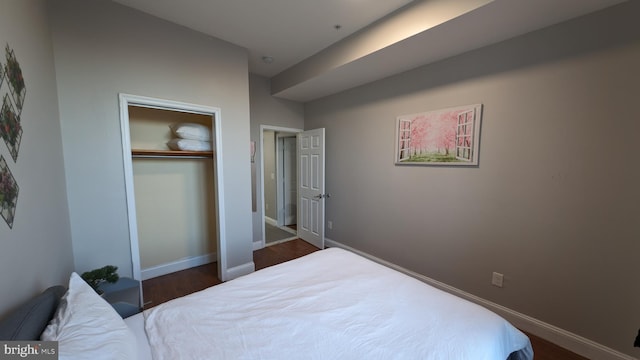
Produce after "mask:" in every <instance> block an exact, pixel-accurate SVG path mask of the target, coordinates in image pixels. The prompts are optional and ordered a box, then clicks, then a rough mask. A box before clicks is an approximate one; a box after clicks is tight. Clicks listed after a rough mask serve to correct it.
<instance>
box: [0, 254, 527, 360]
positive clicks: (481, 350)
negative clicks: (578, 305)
mask: <svg viewBox="0 0 640 360" xmlns="http://www.w3.org/2000/svg"><path fill="white" fill-rule="evenodd" d="M85 285H86V284H83V281H82V280H81V279H80V278H79V277H78V276H77V274H72V276H71V279H70V281H69V286H68V291H67V292H66V295H64V297H63V298H62V301H61V302H60V305H59V306H58V309H57V310H56V311H55V314H53V315H52V316H50V318H51V317H52V318H51V319H50V320H48V319H47V320H48V322H45V329H44V330H42V335H41V339H43V340H54V341H59V352H60V358H61V359H65V358H87V359H93V360H95V359H98V358H101V357H100V356H99V354H103V355H104V354H105V353H108V354H110V355H109V356H108V357H106V358H109V359H115V358H121V359H134V358H136V359H155V360H162V359H302V358H303V359H473V360H482V359H486V360H493V359H495V360H498V359H500V360H504V359H508V360H530V359H533V351H532V348H531V344H530V342H529V339H528V338H527V336H525V335H524V334H523V333H522V332H521V331H519V330H518V329H516V328H515V327H514V326H512V325H511V324H510V323H509V322H507V321H506V320H505V319H503V318H501V317H500V316H498V315H497V314H495V313H493V312H491V311H489V310H487V309H485V308H483V307H481V306H479V305H476V304H473V303H471V302H469V301H467V300H464V299H461V298H459V297H456V296H453V295H451V294H449V293H446V292H443V291H441V290H438V289H436V288H434V287H431V286H429V285H427V284H424V283H423V282H420V281H418V280H416V279H414V278H412V277H409V276H406V275H404V274H402V273H400V272H397V271H395V270H392V269H390V268H388V267H385V266H382V265H380V264H377V263H375V262H372V261H370V260H367V259H365V258H363V257H361V256H359V255H356V254H354V253H351V252H349V251H346V250H342V249H337V248H332V249H325V250H322V251H317V252H314V253H312V254H310V255H307V256H304V257H302V258H299V259H295V260H292V261H289V262H286V263H283V264H279V265H275V266H272V267H269V268H266V269H263V270H260V271H257V272H255V273H252V274H250V275H246V276H243V277H240V278H238V279H235V280H232V281H229V282H226V283H223V284H220V285H217V286H213V287H210V288H208V289H205V290H202V291H200V292H197V293H194V294H191V295H187V296H184V297H181V298H178V299H175V300H172V301H169V302H167V303H164V304H160V305H158V306H155V307H153V308H151V309H149V310H146V311H144V312H143V313H139V314H136V315H134V316H132V317H129V318H127V319H125V320H122V319H120V318H119V317H118V316H117V313H115V311H113V309H112V308H110V306H109V305H108V304H107V303H106V302H105V301H104V300H102V299H101V298H100V297H99V296H97V295H96V294H95V293H94V292H93V291H92V290H91V288H90V287H88V286H86V287H85ZM87 288H88V289H87ZM58 293H59V292H58ZM87 308H89V309H91V311H85V310H86V309H87ZM73 317H76V318H77V319H74V318H73ZM69 318H71V319H69ZM12 326H15V321H14V323H13V325H12ZM36 332H37V330H36ZM2 334H3V333H2V325H0V336H1V335H2ZM103 358H104V357H103Z"/></svg>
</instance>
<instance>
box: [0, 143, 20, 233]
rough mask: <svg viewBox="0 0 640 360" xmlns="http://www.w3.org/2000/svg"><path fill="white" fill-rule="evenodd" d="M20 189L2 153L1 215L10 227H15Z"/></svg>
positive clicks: (0, 170)
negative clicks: (14, 221) (14, 220)
mask: <svg viewBox="0 0 640 360" xmlns="http://www.w3.org/2000/svg"><path fill="white" fill-rule="evenodd" d="M19 190H20V188H19V187H18V184H17V183H16V179H14V177H13V174H11V171H10V170H9V167H8V166H7V162H6V161H5V160H4V157H3V156H2V155H0V215H2V218H3V219H4V221H6V222H7V225H9V228H12V227H13V219H14V216H15V213H16V204H17V203H18V192H19Z"/></svg>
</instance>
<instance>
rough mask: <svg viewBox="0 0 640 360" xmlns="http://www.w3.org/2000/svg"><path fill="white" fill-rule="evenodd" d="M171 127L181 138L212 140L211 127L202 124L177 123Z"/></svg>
mask: <svg viewBox="0 0 640 360" xmlns="http://www.w3.org/2000/svg"><path fill="white" fill-rule="evenodd" d="M169 128H170V129H171V132H173V134H174V135H175V136H177V137H179V138H181V139H190V140H200V141H211V129H209V128H208V127H207V126H205V125H202V124H195V123H176V124H171V125H169Z"/></svg>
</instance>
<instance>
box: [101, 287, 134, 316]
mask: <svg viewBox="0 0 640 360" xmlns="http://www.w3.org/2000/svg"><path fill="white" fill-rule="evenodd" d="M99 289H100V290H102V291H104V293H103V294H102V297H103V298H104V299H105V300H106V301H107V302H108V303H109V304H111V306H113V308H114V309H115V310H116V312H117V313H118V314H119V315H120V316H122V318H126V317H129V316H131V315H135V314H137V313H139V312H140V311H141V308H140V281H138V280H134V279H131V278H128V277H121V278H120V279H118V281H116V282H115V283H102V284H100V286H99Z"/></svg>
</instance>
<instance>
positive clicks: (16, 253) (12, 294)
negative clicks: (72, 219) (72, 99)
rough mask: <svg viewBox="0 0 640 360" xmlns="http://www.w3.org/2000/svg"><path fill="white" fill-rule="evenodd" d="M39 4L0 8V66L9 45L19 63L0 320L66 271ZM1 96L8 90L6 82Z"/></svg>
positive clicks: (51, 78) (15, 0) (0, 269)
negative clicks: (21, 84) (11, 210)
mask: <svg viewBox="0 0 640 360" xmlns="http://www.w3.org/2000/svg"><path fill="white" fill-rule="evenodd" d="M46 15H47V14H46V2H45V1H41V0H6V1H3V2H2V11H0V44H1V45H2V49H1V50H0V51H1V52H2V55H1V56H0V63H2V65H3V66H4V64H5V63H6V59H5V46H6V45H7V44H8V45H9V46H10V47H11V48H12V49H13V50H14V53H15V56H16V58H17V60H18V62H19V63H20V67H21V69H22V74H23V76H24V79H25V86H26V95H25V102H24V105H23V110H22V115H21V119H20V123H21V125H22V129H23V133H22V140H21V143H20V148H19V153H18V157H17V161H15V162H14V161H13V159H12V157H11V155H10V153H9V150H8V148H7V146H6V145H5V142H4V141H0V155H2V156H3V157H4V158H5V160H6V162H7V165H8V166H9V168H10V170H11V172H12V174H13V177H14V178H15V180H16V182H17V184H18V186H19V194H18V202H17V207H16V214H15V219H14V222H13V228H12V229H10V228H9V226H7V224H6V222H5V221H4V220H3V219H1V218H0V288H2V289H3V290H2V291H0V318H1V317H2V316H3V315H4V314H5V313H6V312H7V311H9V310H10V309H12V308H14V307H15V306H16V305H17V304H19V303H20V302H22V301H24V300H25V299H28V298H30V297H31V296H34V295H35V294H37V293H39V292H40V291H42V290H44V289H45V288H47V287H49V286H51V285H56V284H66V283H67V282H68V279H69V274H70V273H71V271H72V270H73V257H72V254H73V253H72V249H71V231H70V225H69V210H68V205H67V192H66V188H65V175H64V161H63V158H62V138H61V135H60V121H59V117H58V99H57V96H56V82H55V81H56V80H55V72H54V67H53V50H52V45H51V35H50V33H49V24H48V20H47V17H46ZM1 90H2V91H1V93H2V94H4V93H6V91H8V87H7V83H6V81H5V83H4V84H3V85H2V87H1Z"/></svg>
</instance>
